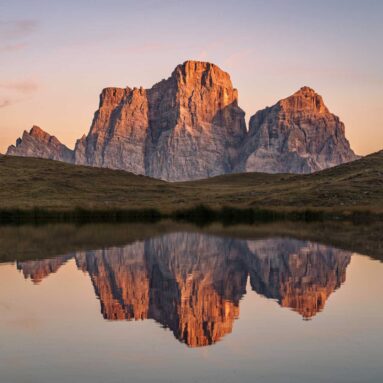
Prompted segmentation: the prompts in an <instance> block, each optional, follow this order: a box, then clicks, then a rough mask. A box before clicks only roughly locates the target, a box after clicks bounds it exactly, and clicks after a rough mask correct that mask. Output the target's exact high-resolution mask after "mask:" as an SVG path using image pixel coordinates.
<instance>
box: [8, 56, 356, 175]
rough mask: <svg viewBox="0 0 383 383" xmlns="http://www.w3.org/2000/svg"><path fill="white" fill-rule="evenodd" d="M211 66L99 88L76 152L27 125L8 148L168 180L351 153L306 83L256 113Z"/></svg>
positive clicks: (340, 158) (329, 161) (298, 168)
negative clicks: (145, 84) (138, 84)
mask: <svg viewBox="0 0 383 383" xmlns="http://www.w3.org/2000/svg"><path fill="white" fill-rule="evenodd" d="M244 115H245V114H244V112H243V110H242V109H241V108H239V106H238V92H237V90H236V89H234V88H233V85H232V83H231V80H230V76H229V74H228V73H226V72H224V71H223V70H221V69H220V68H218V67H217V66H216V65H214V64H211V63H207V62H199V61H186V62H185V63H184V64H182V65H178V66H177V67H176V68H175V70H174V71H173V73H172V75H171V76H170V77H169V78H168V79H166V80H162V81H161V82H159V83H158V84H155V85H154V86H153V87H152V88H150V89H143V88H139V89H138V88H134V89H131V88H129V87H126V88H106V89H104V90H103V91H102V93H101V95H100V104H99V108H98V110H97V111H96V113H95V115H94V118H93V122H92V125H91V128H90V131H89V133H88V135H87V136H85V135H84V136H83V137H82V138H80V139H79V140H77V142H76V145H75V149H74V151H72V150H70V149H68V148H67V147H66V146H65V145H63V144H61V143H60V142H59V141H58V140H57V139H56V138H55V137H52V136H50V135H49V134H47V133H45V132H43V131H42V130H41V129H39V128H37V127H33V128H32V130H31V131H30V133H29V134H28V133H27V132H24V134H23V137H22V139H18V140H17V143H16V146H13V145H12V146H10V147H9V149H8V151H7V154H9V155H20V156H31V157H42V158H48V159H55V160H59V161H65V162H70V163H75V164H80V165H90V166H97V167H107V168H112V169H122V170H126V171H130V172H133V173H136V174H143V175H147V176H151V177H155V178H161V179H164V180H168V181H186V180H193V179H200V178H206V177H211V176H215V175H220V174H226V173H231V172H241V171H245V172H249V171H261V172H267V173H278V172H289V173H309V172H313V171H317V170H321V169H324V168H328V167H331V166H335V165H338V164H341V163H343V162H348V161H352V160H355V159H356V158H357V156H356V155H355V154H354V152H353V151H352V150H351V148H350V145H349V143H348V141H347V139H346V138H345V132H344V125H343V123H342V122H341V121H340V120H339V118H338V117H336V116H335V115H333V114H331V113H330V112H329V111H328V109H327V107H326V106H325V105H324V103H323V100H322V97H321V96H319V95H318V94H316V93H315V91H314V90H312V89H310V88H308V87H304V88H302V89H300V90H299V91H298V92H296V93H294V94H293V95H292V96H290V97H288V98H286V99H284V100H281V101H279V102H278V103H277V104H276V105H274V106H273V107H271V108H266V109H264V110H261V111H259V112H257V113H256V114H255V115H254V116H253V117H252V118H251V119H250V126H249V132H247V130H246V124H245V118H244Z"/></svg>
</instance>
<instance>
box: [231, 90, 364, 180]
mask: <svg viewBox="0 0 383 383" xmlns="http://www.w3.org/2000/svg"><path fill="white" fill-rule="evenodd" d="M357 158H358V157H357V156H356V155H355V153H354V152H353V151H352V149H351V148H350V144H349V142H348V141H347V139H346V137H345V127H344V124H343V123H342V122H341V121H340V120H339V118H338V117H337V116H335V115H334V114H332V113H330V112H329V110H328V109H327V107H326V106H325V104H324V102H323V99H322V97H321V96H320V95H318V94H317V93H315V91H314V90H313V89H311V88H308V87H303V88H301V89H300V90H299V91H298V92H296V93H294V94H293V95H292V96H290V97H288V98H286V99H283V100H281V101H279V102H278V103H277V104H275V105H274V106H272V107H270V108H266V109H263V110H260V111H259V112H257V113H256V114H255V115H254V116H252V117H251V119H250V125H249V134H248V137H247V138H246V141H245V143H244V145H243V149H242V151H241V160H240V161H239V163H238V164H237V166H236V170H237V171H244V172H266V173H311V172H314V171H317V170H322V169H325V168H329V167H332V166H336V165H339V164H342V163H344V162H349V161H353V160H355V159H357Z"/></svg>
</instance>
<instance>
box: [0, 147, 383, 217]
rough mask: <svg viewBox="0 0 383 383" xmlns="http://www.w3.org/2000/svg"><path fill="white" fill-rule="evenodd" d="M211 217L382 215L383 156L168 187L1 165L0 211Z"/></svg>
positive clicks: (57, 167) (110, 175)
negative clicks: (248, 212)
mask: <svg viewBox="0 0 383 383" xmlns="http://www.w3.org/2000/svg"><path fill="white" fill-rule="evenodd" d="M201 204H203V205H205V206H208V207H209V208H212V209H219V208H222V207H224V206H225V207H231V208H238V209H266V210H269V211H274V212H291V211H306V210H310V211H314V212H328V213H331V214H339V215H347V214H353V213H355V212H363V213H370V214H383V151H382V152H378V153H375V154H373V155H370V156H367V157H365V158H362V159H360V160H358V161H355V162H352V163H348V164H344V165H341V166H338V167H335V168H332V169H328V170H325V171H322V172H318V173H314V174H310V175H292V174H275V175H272V174H263V173H246V174H233V175H225V176H219V177H213V178H210V179H206V180H200V181H192V182H182V183H168V182H164V181H160V180H155V179H151V178H148V177H144V176H137V175H134V174H131V173H127V172H124V171H116V170H109V169H99V168H91V167H85V166H74V165H69V164H65V163H60V162H56V161H50V160H43V159H35V158H23V157H10V156H1V157H0V210H1V211H10V210H16V209H17V210H19V211H27V210H31V209H35V208H38V209H43V210H44V211H51V212H53V211H55V212H59V211H60V212H63V211H66V212H68V211H72V210H74V209H76V208H82V209H85V210H93V211H95V210H100V211H101V210H102V211H112V210H142V209H155V210H156V211H158V212H160V213H165V214H169V213H172V212H174V211H176V210H185V209H192V208H194V207H195V206H197V205H201Z"/></svg>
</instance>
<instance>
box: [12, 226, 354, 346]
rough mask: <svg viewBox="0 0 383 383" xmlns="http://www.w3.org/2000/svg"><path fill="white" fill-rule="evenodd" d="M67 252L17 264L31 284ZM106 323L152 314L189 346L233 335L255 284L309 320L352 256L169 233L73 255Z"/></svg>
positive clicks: (306, 245) (271, 242)
mask: <svg viewBox="0 0 383 383" xmlns="http://www.w3.org/2000/svg"><path fill="white" fill-rule="evenodd" d="M71 256H72V255H68V256H67V257H58V258H55V259H51V260H45V261H27V262H20V263H18V265H17V267H18V268H19V269H20V270H22V271H23V273H24V276H25V277H29V278H31V279H32V280H34V281H35V282H38V281H41V279H42V278H43V277H44V276H47V275H48V274H49V273H51V272H55V271H57V269H58V267H59V266H60V265H61V264H63V263H64V262H65V261H66V260H67V259H69V258H70V257H71ZM74 257H75V260H76V263H77V266H78V267H79V268H80V269H81V270H83V271H84V272H87V273H88V274H89V276H90V278H91V280H92V283H93V286H94V289H95V293H96V295H97V296H98V297H99V299H100V303H101V312H102V315H103V317H104V318H105V319H108V320H143V319H148V318H151V319H154V320H156V321H157V322H159V323H161V324H162V325H163V326H164V327H167V328H169V329H170V330H171V331H172V332H173V334H174V336H175V337H176V338H177V339H178V340H180V341H181V342H183V343H185V344H187V345H188V346H190V347H199V346H206V345H210V344H213V343H215V342H217V341H218V340H219V339H221V338H222V337H223V336H225V335H226V334H229V333H231V331H232V328H233V323H234V320H235V319H237V318H238V317H239V302H240V300H241V298H242V297H243V295H244V294H245V293H246V282H247V279H248V276H250V284H251V287H252V289H253V290H254V291H255V292H257V293H259V294H262V295H264V296H265V297H267V298H271V299H274V300H277V302H278V303H279V304H280V305H281V306H282V307H288V308H290V309H292V310H293V311H296V312H298V313H299V314H300V315H301V316H302V317H303V318H304V319H309V318H311V317H313V316H314V315H316V314H317V313H318V312H319V311H321V310H322V309H323V308H324V305H325V302H326V300H327V299H328V297H329V296H330V294H331V293H332V292H333V291H335V290H336V289H337V288H339V287H340V286H341V284H342V283H343V282H344V281H345V275H346V274H345V273H346V268H347V265H348V264H349V262H350V258H351V254H350V253H349V252H346V251H342V250H337V249H334V248H331V247H327V246H323V245H319V244H315V243H312V242H308V241H298V240H293V239H281V238H273V239H267V240H255V241H244V240H234V239H230V238H222V237H214V236H209V235H203V234H198V233H172V234H167V235H163V236H160V237H156V238H151V239H148V240H145V241H143V242H136V243H134V244H132V245H128V246H125V247H123V248H111V249H107V250H96V251H87V252H78V253H76V254H75V255H74Z"/></svg>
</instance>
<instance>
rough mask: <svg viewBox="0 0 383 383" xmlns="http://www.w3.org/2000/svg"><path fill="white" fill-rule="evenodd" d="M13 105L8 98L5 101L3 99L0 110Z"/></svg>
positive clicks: (0, 100) (0, 102)
mask: <svg viewBox="0 0 383 383" xmlns="http://www.w3.org/2000/svg"><path fill="white" fill-rule="evenodd" d="M12 104H13V102H12V100H10V99H7V98H5V99H1V98H0V109H1V108H5V107H7V106H10V105H12Z"/></svg>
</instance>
